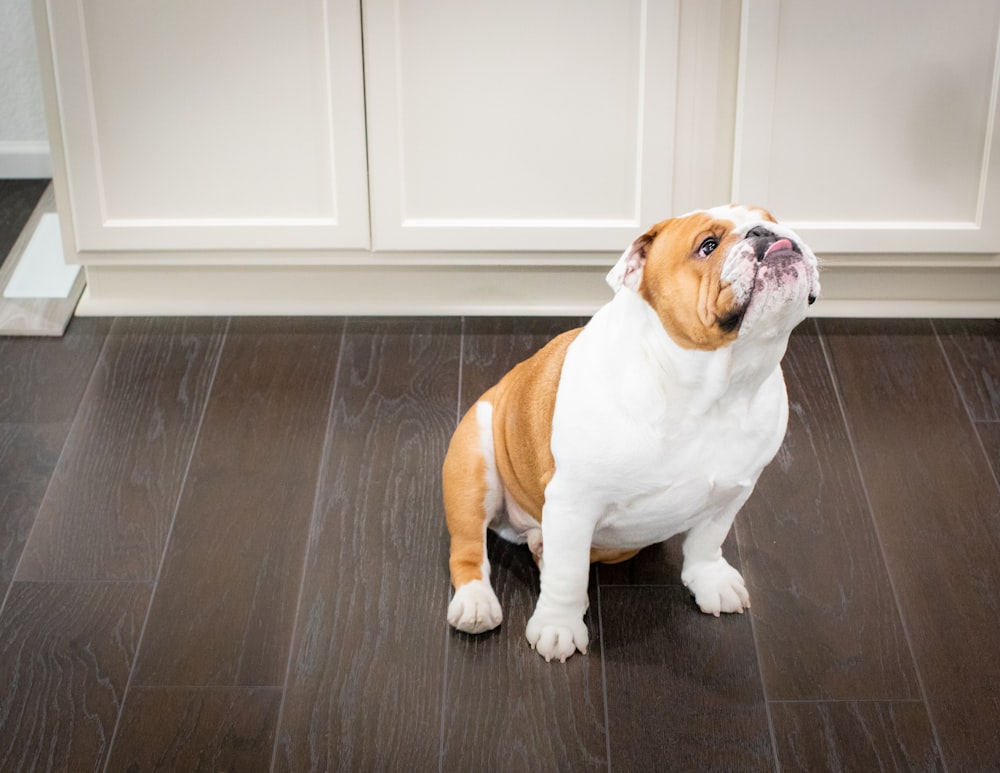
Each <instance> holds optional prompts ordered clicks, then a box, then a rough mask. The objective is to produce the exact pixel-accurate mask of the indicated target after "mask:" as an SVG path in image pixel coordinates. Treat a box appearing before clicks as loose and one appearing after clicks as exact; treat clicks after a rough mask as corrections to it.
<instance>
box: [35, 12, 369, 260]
mask: <svg viewBox="0 0 1000 773" xmlns="http://www.w3.org/2000/svg"><path fill="white" fill-rule="evenodd" d="M44 1H45V5H44V12H45V14H46V17H47V21H48V28H49V35H50V37H51V43H52V49H53V50H54V51H55V57H54V59H55V61H54V73H55V80H56V89H57V101H58V105H59V113H60V114H59V122H60V127H61V130H62V136H63V143H64V151H65V157H66V166H67V178H68V188H69V196H70V201H71V209H72V213H73V226H74V232H75V235H76V239H77V246H78V249H79V250H81V251H84V252H85V251H87V250H98V251H101V250H105V251H107V250H110V251H116V250H155V249H163V250H211V249H240V250H265V249H317V248H333V247H357V248H364V247H367V246H368V243H369V228H368V206H367V204H368V191H367V173H366V168H365V167H366V159H365V134H364V103H363V100H364V97H363V76H362V61H361V22H360V9H359V7H358V3H357V2H356V1H355V2H352V1H351V0H287V1H286V2H282V3H274V2H269V1H268V0H171V2H158V3H150V2H135V1H134V0H88V2H85V3H84V2H70V3H65V2H56V0H44ZM83 258H84V260H85V259H86V256H85V255H84V256H83Z"/></svg>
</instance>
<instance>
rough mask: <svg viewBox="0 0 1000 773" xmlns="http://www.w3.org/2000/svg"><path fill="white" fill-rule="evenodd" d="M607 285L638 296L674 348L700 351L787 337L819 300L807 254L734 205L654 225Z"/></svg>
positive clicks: (757, 214)
mask: <svg viewBox="0 0 1000 773" xmlns="http://www.w3.org/2000/svg"><path fill="white" fill-rule="evenodd" d="M608 282H609V284H611V286H612V287H613V288H614V289H615V290H619V289H620V288H622V287H627V288H630V289H632V290H634V291H636V292H638V293H639V295H641V296H642V297H643V298H644V299H645V300H646V302H647V303H649V305H650V306H651V307H652V308H653V309H654V310H655V311H656V313H657V315H658V316H659V317H660V320H661V321H662V322H663V327H664V328H665V329H666V331H667V333H668V334H669V335H670V337H671V338H672V339H673V340H674V341H675V342H676V343H677V344H678V345H680V346H682V347H684V348H687V349H703V350H713V349H718V348H720V347H723V346H727V345H729V344H730V343H732V342H733V341H735V340H736V339H738V338H746V337H750V336H755V337H756V336H777V335H787V334H788V332H790V331H791V329H792V328H793V327H795V325H797V324H798V323H799V322H801V321H802V319H804V318H805V316H806V308H807V307H808V305H809V304H810V303H812V302H813V301H815V300H816V298H817V296H818V295H819V272H818V270H817V265H816V256H815V255H814V254H813V252H812V250H810V249H809V247H807V246H806V245H805V244H804V243H803V242H802V240H801V239H800V238H799V237H798V236H797V235H796V234H795V232H793V231H792V230H791V229H789V228H786V227H784V226H782V225H780V224H779V223H777V222H776V221H775V219H774V218H773V217H772V216H771V215H770V214H769V213H768V212H767V211H765V210H763V209H758V208H755V207H743V206H736V205H733V206H723V207H716V208H714V209H710V210H705V211H700V212H692V213H690V214H688V215H683V216H682V217H677V218H673V219H671V220H664V221H663V222H661V223H657V224H656V225H655V226H653V227H652V228H651V229H649V231H647V232H646V233H644V234H643V235H642V236H640V237H639V238H637V239H636V240H635V241H633V242H632V244H631V245H629V248H628V249H627V250H625V253H624V254H623V255H622V256H621V258H620V259H619V261H618V263H617V264H616V265H615V267H614V268H613V269H612V270H611V273H609V274H608Z"/></svg>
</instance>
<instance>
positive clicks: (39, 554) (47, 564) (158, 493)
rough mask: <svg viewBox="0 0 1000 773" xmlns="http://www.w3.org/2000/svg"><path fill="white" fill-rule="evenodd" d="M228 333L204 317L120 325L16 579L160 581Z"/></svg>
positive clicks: (100, 365)
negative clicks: (166, 544)
mask: <svg viewBox="0 0 1000 773" xmlns="http://www.w3.org/2000/svg"><path fill="white" fill-rule="evenodd" d="M225 325H226V321H225V320H197V319H184V320H167V319H144V320H119V321H117V322H116V323H115V325H114V327H113V329H112V331H111V332H110V333H109V334H108V338H107V342H106V346H105V348H104V351H103V352H102V354H101V357H100V359H99V361H98V362H97V365H96V366H95V367H94V373H93V378H92V380H91V381H90V384H89V386H88V387H87V391H86V393H85V395H84V397H83V400H82V403H81V405H80V409H79V412H78V414H77V416H76V419H75V420H74V422H73V427H72V429H71V430H70V434H69V437H68V438H67V440H66V446H65V448H64V450H63V454H62V457H61V458H60V460H59V464H58V465H57V467H56V470H55V472H54V473H53V475H52V481H51V483H50V485H49V489H48V493H47V494H46V497H45V499H44V500H43V502H42V506H41V509H40V511H39V513H38V517H37V518H36V520H35V526H34V528H33V530H32V532H31V536H30V537H29V539H28V543H27V545H26V546H25V550H24V557H23V559H22V562H21V565H20V567H19V569H18V573H17V579H20V580H36V581H40V580H131V581H152V580H153V579H154V577H155V576H156V570H157V568H158V566H159V563H160V559H161V557H162V554H163V546H164V542H165V540H166V536H167V532H168V530H169V527H170V523H171V520H172V518H173V514H174V510H175V508H176V506H177V498H178V495H179V493H180V490H181V486H182V484H183V481H184V473H185V470H186V469H187V465H188V462H189V460H190V456H191V451H192V448H193V446H194V442H195V438H196V437H197V433H198V427H199V424H200V422H201V415H202V410H203V407H204V404H205V400H206V399H207V397H208V392H209V389H210V387H211V383H212V377H213V374H214V372H215V364H216V360H217V358H218V354H219V349H220V348H221V344H222V339H223V332H224V330H225Z"/></svg>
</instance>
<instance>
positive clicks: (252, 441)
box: [135, 319, 343, 685]
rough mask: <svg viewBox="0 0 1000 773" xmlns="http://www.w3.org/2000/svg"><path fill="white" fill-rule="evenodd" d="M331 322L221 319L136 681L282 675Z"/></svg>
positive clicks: (327, 375) (330, 354) (318, 439)
mask: <svg viewBox="0 0 1000 773" xmlns="http://www.w3.org/2000/svg"><path fill="white" fill-rule="evenodd" d="M342 330H343V321H342V320H339V319H334V320H305V319H303V320H246V319H236V320H233V322H232V324H231V326H230V329H229V332H228V334H227V337H226V345H225V348H224V349H223V352H222V356H221V358H220V361H219V368H218V373H217V375H216V378H215V385H214V387H213V389H212V396H211V399H210V400H209V403H208V406H207V408H206V410H205V418H204V420H203V422H202V429H201V434H200V436H199V440H198V448H197V450H196V451H195V454H194V458H193V459H192V462H191V467H190V471H189V473H188V482H187V486H186V487H185V490H184V494H183V496H182V497H181V502H180V504H179V506H178V511H177V517H176V520H175V523H174V528H173V532H172V536H171V541H170V545H169V547H168V549H167V555H166V558H165V559H164V565H163V571H162V574H161V576H160V580H159V582H158V584H157V587H156V593H155V595H154V597H153V605H152V610H151V611H150V615H149V623H148V626H147V634H146V638H145V640H144V644H143V648H142V652H141V654H140V657H139V665H138V667H137V670H136V677H135V682H136V684H142V685H166V684H171V685H208V684H216V685H282V684H283V683H284V678H285V671H286V665H287V660H288V648H289V645H290V642H291V637H292V626H293V625H294V620H295V608H296V602H297V600H298V594H299V585H300V578H301V576H302V561H303V559H304V556H305V549H306V540H307V537H308V534H309V521H310V518H311V516H312V511H313V502H314V499H315V496H316V482H317V476H318V472H319V467H320V461H321V455H322V451H323V438H324V435H325V432H326V425H327V417H328V415H329V410H330V395H331V392H332V390H333V382H334V375H335V373H336V367H337V356H338V352H339V348H340V341H341V335H342Z"/></svg>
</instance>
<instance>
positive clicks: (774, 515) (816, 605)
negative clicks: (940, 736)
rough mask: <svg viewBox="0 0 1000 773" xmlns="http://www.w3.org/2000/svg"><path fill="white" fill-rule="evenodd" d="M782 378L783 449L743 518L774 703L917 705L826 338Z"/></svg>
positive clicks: (756, 621) (810, 340) (798, 349)
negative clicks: (785, 402)
mask: <svg viewBox="0 0 1000 773" xmlns="http://www.w3.org/2000/svg"><path fill="white" fill-rule="evenodd" d="M783 369H784V372H785V383H786V385H787V387H788V393H789V405H790V410H789V423H788V432H787V434H786V437H785V441H784V444H783V445H782V447H781V449H780V450H779V451H778V455H777V457H776V458H775V460H774V462H772V463H771V465H770V466H769V467H768V468H767V469H766V470H765V471H764V473H763V475H762V476H761V478H760V480H759V481H758V484H757V488H756V490H755V491H754V494H753V496H752V497H751V498H750V501H749V502H747V504H746V506H745V507H744V508H743V512H742V513H740V516H739V518H737V520H736V532H737V535H738V538H739V543H740V554H741V556H742V557H743V562H744V563H743V569H744V575H745V577H746V579H747V584H748V587H749V588H750V597H751V603H752V604H753V610H752V611H753V625H754V634H755V638H756V642H757V648H758V651H759V653H760V664H761V670H762V672H763V674H764V686H765V690H766V692H767V697H768V699H769V700H819V699H827V700H829V699H840V700H862V699H865V700H868V699H875V698H883V699H886V698H893V699H912V698H918V697H919V696H920V690H919V685H918V683H917V678H916V674H915V672H914V669H913V660H912V655H911V654H910V650H909V647H908V645H907V642H906V636H905V634H904V632H903V627H902V624H901V622H900V619H899V612H898V610H897V609H896V602H895V598H894V597H893V593H892V586H891V585H890V583H889V577H888V574H887V573H886V569H885V564H884V562H883V559H882V552H881V548H880V547H879V544H878V537H877V535H876V533H875V529H874V525H873V523H872V520H871V515H870V513H869V510H868V505H867V502H866V500H865V493H864V488H863V486H862V483H861V479H860V476H859V475H858V471H857V466H856V462H855V459H854V452H853V450H852V448H851V441H850V438H849V436H848V434H847V428H846V425H845V424H844V418H843V415H842V413H841V410H840V405H839V403H838V400H837V395H836V392H835V390H834V386H833V382H832V378H831V375H830V372H829V369H828V367H827V363H826V358H825V355H824V352H823V347H822V345H821V343H820V338H819V335H818V332H817V329H816V327H815V325H814V324H812V323H809V324H806V325H803V326H801V327H800V328H799V330H797V331H796V333H795V334H794V335H793V336H792V338H791V341H790V342H789V349H788V354H787V355H786V357H785V360H784V364H783Z"/></svg>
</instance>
